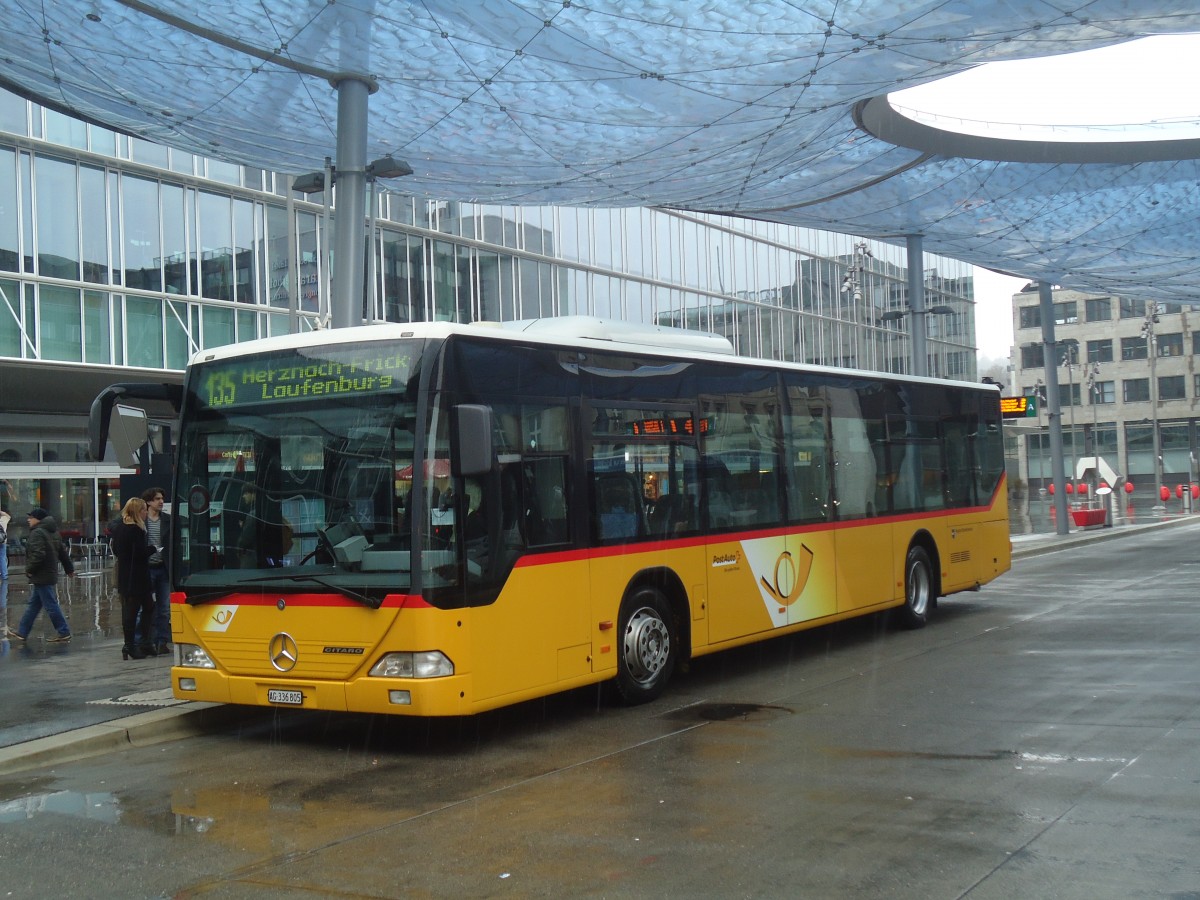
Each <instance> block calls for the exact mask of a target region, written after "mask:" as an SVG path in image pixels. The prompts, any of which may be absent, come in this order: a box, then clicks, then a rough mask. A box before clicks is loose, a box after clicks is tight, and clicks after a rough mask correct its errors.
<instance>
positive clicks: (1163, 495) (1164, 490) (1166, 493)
mask: <svg viewBox="0 0 1200 900" xmlns="http://www.w3.org/2000/svg"><path fill="white" fill-rule="evenodd" d="M1158 496H1159V499H1162V500H1170V499H1171V489H1170V488H1169V487H1167V486H1166V485H1165V484H1164V485H1163V486H1162V487H1160V488H1159V489H1158Z"/></svg>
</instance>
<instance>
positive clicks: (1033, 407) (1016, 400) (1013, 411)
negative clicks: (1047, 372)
mask: <svg viewBox="0 0 1200 900" xmlns="http://www.w3.org/2000/svg"><path fill="white" fill-rule="evenodd" d="M1000 415H1001V417H1002V418H1005V419H1034V418H1037V398H1036V397H1001V398H1000Z"/></svg>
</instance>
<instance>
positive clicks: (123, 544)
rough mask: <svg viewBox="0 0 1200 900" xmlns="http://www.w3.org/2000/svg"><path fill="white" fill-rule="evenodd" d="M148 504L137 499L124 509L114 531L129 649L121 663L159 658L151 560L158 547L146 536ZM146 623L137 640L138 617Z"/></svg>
mask: <svg viewBox="0 0 1200 900" xmlns="http://www.w3.org/2000/svg"><path fill="white" fill-rule="evenodd" d="M146 514H147V509H146V501H145V500H143V499H142V498H141V497H133V498H132V499H130V500H129V501H127V502H126V503H125V505H124V506H123V507H122V508H121V521H120V523H119V524H118V525H117V526H116V527H115V528H114V529H113V537H112V550H113V557H114V558H115V559H116V561H117V593H118V594H119V595H120V596H121V631H122V632H123V634H124V637H125V646H123V647H122V648H121V659H145V658H146V657H147V656H157V655H158V653H157V652H156V650H155V646H154V598H153V597H152V596H151V593H150V557H151V556H153V555H154V553H155V551H156V550H159V549H160V548H158V547H155V546H154V545H153V544H151V543H150V541H149V540H148V538H147V535H146ZM139 616H140V617H141V621H142V623H143V624H142V629H143V631H142V636H141V642H140V643H139V642H138V640H137V627H138V617H139Z"/></svg>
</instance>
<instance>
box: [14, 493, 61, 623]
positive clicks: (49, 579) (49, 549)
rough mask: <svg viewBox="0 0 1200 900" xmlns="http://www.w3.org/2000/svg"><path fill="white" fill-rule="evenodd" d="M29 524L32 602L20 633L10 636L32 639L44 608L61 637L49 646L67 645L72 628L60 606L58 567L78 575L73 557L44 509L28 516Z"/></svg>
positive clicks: (37, 508)
mask: <svg viewBox="0 0 1200 900" xmlns="http://www.w3.org/2000/svg"><path fill="white" fill-rule="evenodd" d="M26 520H27V521H28V524H29V539H28V541H27V542H26V544H25V577H27V578H28V579H29V601H28V602H27V603H26V604H25V614H24V615H23V616H21V621H20V623H19V624H18V625H17V630H16V631H13V630H12V629H9V632H8V636H9V637H10V638H12V639H14V640H17V641H21V642H24V641H25V640H26V639H28V637H29V632H30V630H31V629H32V628H33V622H34V620H35V619H36V618H37V616H38V613H40V612H41V611H42V610H43V609H45V610H46V615H47V616H49V617H50V624H51V625H53V626H54V630H55V631H56V632H57V634H56V635H55V636H54V637H52V638H49V639H48V640H47V643H49V644H65V643H66V642H67V641H69V640H71V628H70V626H68V625H67V619H66V617H65V616H64V615H63V612H62V607H60V606H59V605H58V591H57V589H56V585H57V584H58V567H59V564H60V563H61V564H62V568H63V570H64V571H65V572H66V573H67V575H68V576H71V577H73V576H74V575H75V565H74V564H73V563H72V562H71V555H70V554H69V553H68V552H67V548H66V547H64V546H63V542H62V538H60V537H59V536H58V523H57V522H55V521H54V517H53V516H51V515H50V513H48V512H46V510H44V509H42V507H40V506H35V507H34V508H33V509H31V510H30V511H29V515H28V516H27V517H26Z"/></svg>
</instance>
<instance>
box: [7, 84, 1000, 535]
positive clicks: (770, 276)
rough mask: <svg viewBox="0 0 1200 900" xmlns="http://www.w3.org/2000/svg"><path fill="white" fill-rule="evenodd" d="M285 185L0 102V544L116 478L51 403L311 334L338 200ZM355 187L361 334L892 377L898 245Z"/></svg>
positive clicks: (945, 301) (82, 527) (937, 327)
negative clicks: (688, 333) (665, 337)
mask: <svg viewBox="0 0 1200 900" xmlns="http://www.w3.org/2000/svg"><path fill="white" fill-rule="evenodd" d="M290 185H291V179H290V178H288V177H287V176H284V175H281V174H278V173H274V172H268V171H263V170H255V169H248V168H245V167H242V166H237V165H232V164H229V163H225V162H221V161H219V160H215V159H209V158H204V157H199V156H195V155H193V154H190V153H184V152H180V151H176V150H173V149H169V148H166V147H162V146H158V145H155V144H151V143H148V142H146V141H143V140H140V139H137V138H133V137H129V136H127V135H123V134H119V133H116V132H114V131H111V130H108V129H105V128H102V127H99V126H97V125H93V124H89V123H84V122H80V121H77V120H75V119H72V118H70V117H67V116H65V115H63V114H61V113H58V112H55V111H52V110H48V109H45V108H43V107H41V106H40V105H38V104H35V103H32V102H29V101H26V100H24V99H21V98H19V97H16V96H14V95H12V94H8V93H5V92H2V91H0V392H3V393H4V394H6V396H3V397H0V478H2V479H5V480H7V482H8V485H7V486H0V506H3V508H5V509H8V510H9V511H10V512H14V513H15V514H16V515H17V519H16V520H15V523H14V524H15V525H17V526H18V531H19V530H20V525H21V524H22V520H21V518H20V514H21V513H23V512H25V509H24V508H23V507H25V506H32V505H40V506H45V507H46V508H47V509H49V510H50V511H51V512H52V513H54V514H55V515H56V517H58V518H59V519H60V521H61V523H62V525H63V527H64V530H66V531H67V532H68V534H69V535H71V536H74V535H76V534H78V535H80V536H83V537H89V536H92V535H94V534H95V533H97V530H98V529H99V530H102V528H103V524H102V523H105V522H107V521H108V520H109V518H110V517H111V516H112V514H113V512H114V506H115V504H116V503H117V491H116V487H115V485H116V481H115V479H116V478H117V477H118V475H119V470H118V469H117V468H116V466H115V465H114V464H112V463H107V464H99V463H96V462H94V461H93V460H91V459H90V458H89V457H88V453H87V450H86V446H85V443H84V429H85V425H86V413H87V407H86V404H81V403H78V402H73V403H72V402H68V401H67V400H66V399H64V398H65V396H66V394H67V393H69V392H63V391H56V390H55V387H56V384H59V385H61V386H63V387H64V388H65V387H66V386H68V385H74V384H79V385H81V389H82V385H84V384H88V385H90V384H93V383H94V384H96V385H102V384H104V383H109V382H115V381H122V380H134V379H131V378H129V377H127V376H128V375H130V374H136V375H137V376H138V377H139V378H141V379H143V380H145V379H153V378H163V377H166V378H173V379H176V380H178V378H179V376H180V373H181V370H182V369H183V368H184V366H185V365H186V363H187V360H188V359H189V357H190V356H191V355H192V354H193V353H195V352H197V351H198V350H201V349H205V348H208V347H214V346H219V345H223V344H228V343H232V342H237V341H244V340H250V339H253V338H257V337H264V336H268V335H276V334H283V333H288V332H290V331H295V330H306V329H313V328H318V327H322V326H323V325H325V324H327V322H328V319H329V314H330V300H329V291H328V284H329V281H330V279H329V272H330V268H331V264H332V262H333V261H332V260H331V259H330V256H331V247H332V242H331V240H330V239H329V238H330V237H331V226H332V223H333V221H334V219H335V217H336V202H335V200H336V197H335V195H336V190H337V188H336V184H335V185H334V187H333V188H332V189H331V190H330V191H329V193H328V195H326V194H322V193H316V194H302V193H297V192H294V191H292V190H290ZM369 187H370V191H371V196H370V198H369V201H370V202H369V203H368V209H369V217H370V221H369V233H370V234H371V237H372V239H371V240H370V241H369V242H368V244H369V250H368V258H367V260H366V272H367V281H368V286H367V290H366V297H364V298H363V305H362V310H363V320H364V322H372V321H398V322H405V321H422V320H448V321H457V322H470V321H479V320H513V319H527V318H534V317H539V316H558V315H594V316H603V317H612V318H619V319H623V320H627V321H631V322H643V323H659V324H672V325H680V326H683V327H688V328H697V329H702V330H706V331H715V332H718V333H721V334H723V335H725V336H727V337H728V338H729V339H730V340H731V341H732V342H733V344H734V346H735V348H736V349H737V352H738V353H740V354H742V355H751V356H763V357H770V358H776V359H785V360H793V361H799V362H808V363H816V364H822V365H838V366H851V367H857V368H864V369H878V370H885V371H911V368H912V366H911V347H910V343H909V328H908V325H907V318H906V316H907V313H906V310H907V308H908V307H907V284H906V278H907V267H906V261H905V253H904V250H903V248H902V247H895V246H891V245H888V244H883V243H877V242H866V241H861V240H856V239H855V238H853V237H850V236H847V235H841V234H833V233H829V232H820V231H815V230H811V229H801V228H796V227H792V226H784V225H779V224H775V223H769V222H759V221H751V220H744V219H733V218H728V217H721V216H713V215H704V214H698V213H685V212H679V211H670V210H659V209H645V208H634V209H577V208H561V207H518V206H488V205H480V204H472V203H463V202H455V201H436V202H435V201H428V200H424V199H415V198H413V197H410V196H406V195H402V194H397V193H390V192H383V191H380V190H377V189H376V188H375V187H374V186H369ZM924 266H925V272H924V284H925V293H926V296H925V304H926V307H927V308H930V309H934V310H936V314H930V315H928V317H927V318H928V334H929V340H928V350H929V372H930V373H931V374H932V375H934V376H941V377H949V378H960V379H965V380H975V377H976V364H975V348H974V333H975V326H974V321H975V315H974V298H973V294H972V278H971V272H972V268H971V266H969V265H967V264H965V263H961V262H958V261H955V260H949V259H945V258H940V257H934V256H931V255H927V256H926V257H925V260H924ZM888 312H891V313H893V315H892V316H885V314H886V313H888ZM28 385H37V386H38V388H39V391H40V393H39V392H29V391H26V390H25V387H26V386H28ZM35 396H40V397H44V398H50V399H49V400H43V402H41V403H40V404H34V403H33V401H32V400H31V398H32V397H35ZM18 397H19V398H20V399H21V400H22V401H24V402H15V399H14V398H18ZM57 401H61V402H58V405H55V403H56V402H57Z"/></svg>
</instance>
